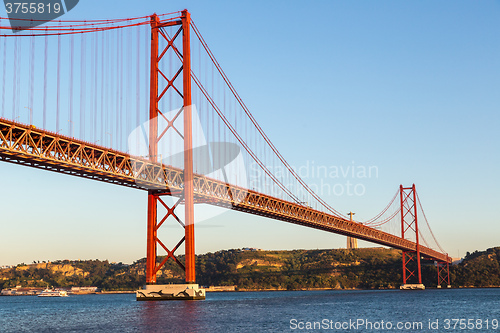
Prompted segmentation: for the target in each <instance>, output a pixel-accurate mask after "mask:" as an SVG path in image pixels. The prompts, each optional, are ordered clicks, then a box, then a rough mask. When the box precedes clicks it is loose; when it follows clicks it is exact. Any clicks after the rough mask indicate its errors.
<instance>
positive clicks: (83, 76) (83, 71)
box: [79, 34, 87, 140]
mask: <svg viewBox="0 0 500 333" xmlns="http://www.w3.org/2000/svg"><path fill="white" fill-rule="evenodd" d="M86 36H87V35H86V34H81V35H80V138H79V139H81V140H85V112H86V110H85V106H86V103H85V102H86V101H85V100H86V98H87V96H86V86H87V68H86V61H87V59H86V58H87V57H86V55H87V50H86V47H87V37H86Z"/></svg>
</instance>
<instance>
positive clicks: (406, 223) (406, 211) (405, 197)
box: [399, 184, 422, 284]
mask: <svg viewBox="0 0 500 333" xmlns="http://www.w3.org/2000/svg"><path fill="white" fill-rule="evenodd" d="M399 192H400V198H401V238H405V235H407V234H408V232H414V233H415V243H416V246H415V247H416V248H415V250H414V251H403V256H402V257H403V258H402V259H403V284H407V282H408V280H409V279H410V278H411V277H412V276H413V277H414V278H415V277H416V278H417V279H418V284H422V271H421V266H420V243H419V234H418V219H417V205H416V202H417V201H416V192H415V184H413V186H412V187H408V188H404V187H403V185H401V186H400V187H399ZM414 261H416V266H417V267H414V266H415V265H413V264H412V263H413V262H414Z"/></svg>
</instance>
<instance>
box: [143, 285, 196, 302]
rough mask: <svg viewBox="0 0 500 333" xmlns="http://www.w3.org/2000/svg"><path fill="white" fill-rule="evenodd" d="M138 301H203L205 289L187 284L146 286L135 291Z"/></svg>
mask: <svg viewBox="0 0 500 333" xmlns="http://www.w3.org/2000/svg"><path fill="white" fill-rule="evenodd" d="M135 296H136V299H137V300H138V301H179V300H182V301H185V300H191V301H194V300H204V299H205V289H203V288H200V286H199V285H197V284H194V283H189V284H147V285H145V286H144V288H143V289H139V290H136V292H135Z"/></svg>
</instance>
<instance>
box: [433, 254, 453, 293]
mask: <svg viewBox="0 0 500 333" xmlns="http://www.w3.org/2000/svg"><path fill="white" fill-rule="evenodd" d="M436 267H437V273H438V284H437V285H438V287H440V286H441V285H442V284H443V283H446V284H447V285H448V286H449V285H451V283H450V282H451V281H450V262H449V260H446V262H444V261H437V262H436Z"/></svg>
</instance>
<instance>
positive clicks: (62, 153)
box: [0, 119, 451, 262]
mask: <svg viewBox="0 0 500 333" xmlns="http://www.w3.org/2000/svg"><path fill="white" fill-rule="evenodd" d="M56 141H57V142H58V143H57V144H56ZM77 151H79V153H77ZM84 151H85V152H86V153H85V154H86V155H82V154H83V152H84ZM101 155H105V156H101ZM79 156H89V160H86V159H84V158H80V157H79ZM90 156H94V158H95V160H93V159H90ZM0 160H3V161H6V162H11V163H17V164H22V165H26V166H31V167H36V168H41V169H45V170H50V171H55V172H61V173H66V174H70V175H73V176H79V177H84V178H89V179H94V180H99V181H104V182H108V183H112V184H117V185H121V186H127V187H132V188H137V189H140V190H153V191H154V192H155V193H158V194H161V193H172V195H174V196H179V195H180V193H181V192H182V191H183V190H184V175H183V171H182V170H180V169H177V168H173V167H171V166H166V165H163V164H161V163H153V162H151V161H149V160H146V159H144V158H141V157H134V156H130V155H127V154H124V153H121V152H118V151H115V150H109V149H106V148H104V147H101V146H97V145H95V144H91V143H88V142H84V141H79V140H75V139H72V138H68V137H65V136H62V135H58V134H55V133H51V132H48V131H44V130H40V129H35V128H33V127H30V126H28V125H22V124H17V123H14V122H12V121H8V120H4V119H0ZM108 161H109V162H108ZM134 165H136V166H137V168H134V167H133V166H134ZM193 187H194V194H195V198H194V199H195V201H196V202H203V203H208V204H211V205H215V206H221V207H226V208H230V209H234V210H238V211H242V212H245V213H249V214H254V215H260V216H264V217H268V218H271V219H275V220H280V221H285V222H289V223H294V224H299V225H304V226H307V227H311V228H316V229H319V230H324V231H328V232H332V233H337V234H341V235H345V236H351V237H355V238H359V239H363V240H366V241H369V242H373V243H376V244H380V245H385V246H390V247H393V248H396V249H400V250H404V251H416V243H415V242H412V241H410V240H408V239H403V238H401V237H399V236H396V235H392V234H389V233H386V232H383V231H381V230H377V229H373V228H370V227H367V226H364V225H361V224H359V223H356V222H351V221H349V220H346V219H343V218H340V217H337V216H334V215H331V214H328V213H324V212H321V211H318V210H314V209H312V208H309V207H306V206H303V205H299V204H297V203H293V202H288V201H285V200H282V199H279V198H275V197H272V196H269V195H265V194H262V193H259V192H256V191H251V190H247V189H244V188H241V187H238V186H234V185H230V184H229V185H228V184H226V183H225V182H222V181H219V180H215V179H211V178H208V177H206V176H203V175H197V174H194V179H193ZM228 188H229V190H228ZM228 192H230V193H232V196H231V195H230V194H229V193H228ZM420 255H421V256H423V257H425V258H427V259H432V260H438V261H443V262H451V259H450V258H449V257H448V256H447V255H446V254H443V253H440V252H437V251H435V250H433V249H430V248H427V247H425V246H422V245H420Z"/></svg>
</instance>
